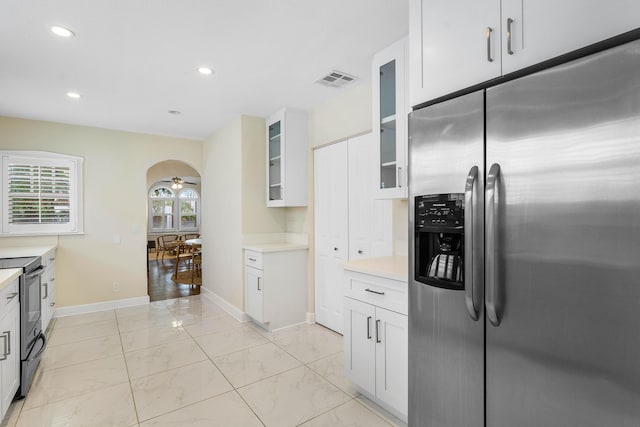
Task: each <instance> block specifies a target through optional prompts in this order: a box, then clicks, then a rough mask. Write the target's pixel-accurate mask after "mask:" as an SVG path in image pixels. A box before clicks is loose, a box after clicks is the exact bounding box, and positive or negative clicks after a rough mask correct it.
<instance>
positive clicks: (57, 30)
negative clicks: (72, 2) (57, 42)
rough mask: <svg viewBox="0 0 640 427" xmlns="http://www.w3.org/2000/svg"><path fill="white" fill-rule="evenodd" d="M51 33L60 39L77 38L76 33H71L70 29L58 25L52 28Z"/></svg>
mask: <svg viewBox="0 0 640 427" xmlns="http://www.w3.org/2000/svg"><path fill="white" fill-rule="evenodd" d="M51 31H52V32H53V34H55V35H56V36H60V37H73V36H75V33H74V32H73V31H71V30H70V29H68V28H65V27H60V26H57V25H54V26H53V27H51Z"/></svg>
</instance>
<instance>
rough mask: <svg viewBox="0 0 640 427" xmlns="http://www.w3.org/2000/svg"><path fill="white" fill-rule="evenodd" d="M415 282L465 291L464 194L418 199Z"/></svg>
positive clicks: (437, 195) (416, 201)
mask: <svg viewBox="0 0 640 427" xmlns="http://www.w3.org/2000/svg"><path fill="white" fill-rule="evenodd" d="M415 210H416V211H415V230H414V232H415V260H416V262H415V271H414V275H415V280H416V281H418V282H421V283H424V284H427V285H431V286H436V287H439V288H446V289H454V290H464V193H452V194H431V195H424V196H417V197H416V200H415Z"/></svg>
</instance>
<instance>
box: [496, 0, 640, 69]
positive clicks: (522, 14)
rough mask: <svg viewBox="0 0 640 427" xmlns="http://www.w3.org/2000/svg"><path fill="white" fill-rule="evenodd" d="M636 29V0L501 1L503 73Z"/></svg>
mask: <svg viewBox="0 0 640 427" xmlns="http://www.w3.org/2000/svg"><path fill="white" fill-rule="evenodd" d="M508 26H510V27H511V32H510V34H511V42H510V47H511V50H509V31H508V30H509V27H508ZM638 27H640V1H638V0H607V1H589V2H585V1H584V0H563V1H551V0H502V28H503V31H502V46H503V47H504V49H503V56H502V57H503V61H502V74H508V73H511V72H513V71H516V70H520V69H522V68H525V67H527V66H530V65H534V64H537V63H539V62H542V61H545V60H547V59H551V58H554V57H556V56H559V55H562V54H565V53H568V52H571V51H573V50H576V49H579V48H581V47H585V46H588V45H590V44H593V43H597V42H599V41H602V40H605V39H608V38H610V37H613V36H616V35H618V34H622V33H624V32H626V31H630V30H633V29H635V28H638Z"/></svg>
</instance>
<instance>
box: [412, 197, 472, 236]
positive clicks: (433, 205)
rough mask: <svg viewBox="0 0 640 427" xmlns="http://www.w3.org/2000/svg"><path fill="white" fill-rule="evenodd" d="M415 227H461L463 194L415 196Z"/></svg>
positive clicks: (462, 221) (462, 220)
mask: <svg viewBox="0 0 640 427" xmlns="http://www.w3.org/2000/svg"><path fill="white" fill-rule="evenodd" d="M415 225H416V228H424V227H434V226H435V227H462V226H463V225H464V194H436V195H428V196H418V197H416V217H415Z"/></svg>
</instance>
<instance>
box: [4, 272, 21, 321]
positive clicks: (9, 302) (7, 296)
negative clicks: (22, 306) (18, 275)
mask: <svg viewBox="0 0 640 427" xmlns="http://www.w3.org/2000/svg"><path fill="white" fill-rule="evenodd" d="M18 283H19V279H15V280H14V281H13V282H11V283H10V284H9V285H7V286H6V287H5V288H4V289H2V291H0V314H1V313H5V312H6V311H7V310H10V309H11V307H13V305H15V304H18V301H19V300H20V298H18Z"/></svg>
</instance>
